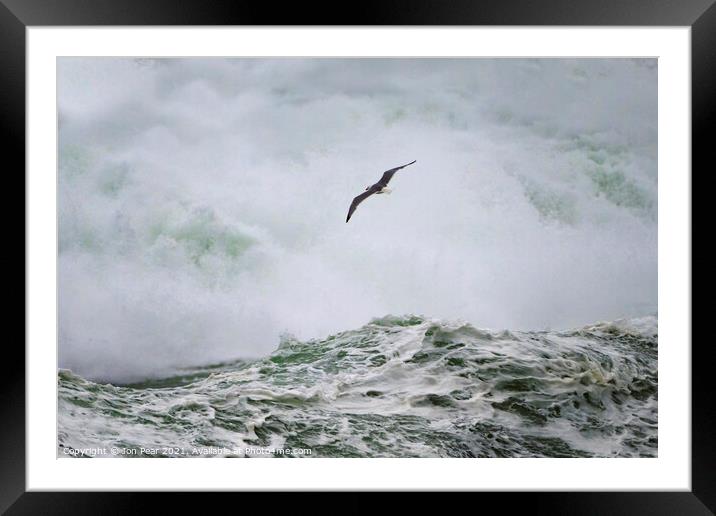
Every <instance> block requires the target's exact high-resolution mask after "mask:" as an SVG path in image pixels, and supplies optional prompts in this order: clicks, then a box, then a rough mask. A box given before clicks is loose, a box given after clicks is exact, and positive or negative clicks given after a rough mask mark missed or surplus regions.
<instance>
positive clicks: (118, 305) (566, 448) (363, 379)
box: [58, 58, 658, 457]
mask: <svg viewBox="0 0 716 516" xmlns="http://www.w3.org/2000/svg"><path fill="white" fill-rule="evenodd" d="M656 78H657V69H656V60H653V59H124V58H122V59H115V58H62V59H59V60H58V127H59V142H58V143H59V170H58V219H59V220H58V222H59V225H58V230H59V241H58V287H59V292H58V296H59V298H58V307H59V308H58V309H59V314H58V316H59V318H58V321H59V342H58V355H59V364H58V365H59V373H58V385H59V426H58V432H59V448H58V453H60V454H67V453H68V452H67V451H68V450H85V452H83V453H82V455H96V453H93V452H92V451H91V450H90V449H99V448H103V447H104V448H106V447H108V446H109V447H112V446H116V447H119V448H121V449H127V450H141V449H142V448H143V447H144V448H148V447H152V446H153V447H155V450H158V452H157V453H155V454H156V455H176V454H184V453H186V451H187V450H192V449H194V448H196V447H202V446H204V447H208V448H210V449H211V450H212V451H211V453H212V454H214V455H218V456H223V455H231V456H234V455H236V456H243V455H246V454H247V453H246V452H245V450H246V448H247V447H249V448H250V447H254V448H256V449H263V450H265V449H271V448H272V447H284V448H297V449H302V448H304V447H305V448H306V449H310V450H311V453H312V456H466V457H468V456H488V457H489V456H580V457H581V456H654V455H656V453H657V442H656V420H657V416H656V415H657V411H656V405H657V400H656V384H657V353H656V348H657V333H658V332H657V320H656V314H657V311H658V306H657V263H658V262H657V207H658V206H657V187H658V182H657V110H656V105H657V104H656V99H657V96H656V92H657V81H656ZM412 160H417V163H416V164H415V165H412V166H411V167H408V168H407V169H404V170H402V171H400V172H398V173H397V174H396V176H395V177H394V178H393V181H392V182H391V185H390V186H391V188H392V189H393V193H392V194H391V195H390V196H374V197H371V198H370V199H368V200H366V201H365V202H364V203H363V204H361V206H360V207H359V208H358V210H357V211H356V213H355V214H354V216H353V217H352V219H351V221H350V223H348V224H346V223H345V216H346V212H347V210H348V206H349V204H350V202H351V199H352V198H353V197H354V196H355V195H357V194H359V193H361V192H362V191H363V190H364V188H365V187H366V185H368V184H372V183H373V182H375V181H376V180H377V179H378V178H379V177H380V175H381V173H382V172H383V171H384V170H386V169H388V168H392V167H394V166H397V165H400V164H403V163H407V162H409V161H412ZM386 314H393V315H386ZM405 314H422V315H419V316H418V315H405ZM596 321H612V322H609V323H597V322H596ZM277 347H278V348H277ZM172 447H174V449H172ZM252 449H253V448H252ZM87 450H90V451H87ZM177 450H182V451H181V452H180V451H177ZM226 450H229V451H226ZM142 453H145V454H149V453H150V452H149V451H147V450H145V452H142ZM188 454H189V455H191V453H188Z"/></svg>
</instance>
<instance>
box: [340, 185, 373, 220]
mask: <svg viewBox="0 0 716 516" xmlns="http://www.w3.org/2000/svg"><path fill="white" fill-rule="evenodd" d="M378 190H380V187H378V186H376V185H373V186H371V187H370V188H369V189H368V190H366V191H365V192H363V193H362V194H360V195H358V196H356V198H355V199H353V202H352V203H351V207H350V208H349V209H348V216H347V217H346V222H348V221H349V220H351V216H352V215H353V212H354V211H356V208H357V207H358V205H359V204H360V203H362V202H363V201H365V200H366V199H367V198H368V197H370V196H371V195H373V194H374V193H375V192H377V191H378Z"/></svg>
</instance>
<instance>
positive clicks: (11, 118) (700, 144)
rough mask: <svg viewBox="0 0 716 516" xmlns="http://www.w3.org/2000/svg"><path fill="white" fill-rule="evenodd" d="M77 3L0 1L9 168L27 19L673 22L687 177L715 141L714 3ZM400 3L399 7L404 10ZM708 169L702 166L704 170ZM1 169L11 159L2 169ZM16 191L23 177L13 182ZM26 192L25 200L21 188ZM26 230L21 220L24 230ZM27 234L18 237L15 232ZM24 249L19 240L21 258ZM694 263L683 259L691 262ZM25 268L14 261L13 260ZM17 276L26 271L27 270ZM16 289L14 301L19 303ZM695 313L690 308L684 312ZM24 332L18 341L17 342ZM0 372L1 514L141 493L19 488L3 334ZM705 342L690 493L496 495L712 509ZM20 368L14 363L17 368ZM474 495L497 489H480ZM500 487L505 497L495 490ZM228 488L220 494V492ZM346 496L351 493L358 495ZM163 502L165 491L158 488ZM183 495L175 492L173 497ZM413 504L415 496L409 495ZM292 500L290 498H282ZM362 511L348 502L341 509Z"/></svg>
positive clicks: (20, 444)
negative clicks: (678, 31)
mask: <svg viewBox="0 0 716 516" xmlns="http://www.w3.org/2000/svg"><path fill="white" fill-rule="evenodd" d="M147 3H148V2H147V1H145V2H139V1H128V0H124V1H121V2H119V1H114V2H111V1H105V2H83V1H81V0H55V1H52V0H0V64H2V68H1V69H2V70H3V72H2V74H1V75H0V98H1V99H2V104H1V105H2V117H1V118H0V120H1V122H0V124H2V125H1V126H0V127H1V129H0V130H1V131H2V133H0V134H1V135H2V137H3V140H2V141H3V142H4V143H5V145H4V147H5V149H6V153H9V156H10V157H12V158H15V160H13V161H14V163H16V165H15V166H17V167H18V168H19V167H22V169H23V170H24V167H25V113H26V112H25V109H26V107H25V86H26V84H25V58H26V39H25V38H26V32H25V31H26V28H27V27H28V26H47V25H52V26H57V25H60V26H64V25H73V26H82V25H212V26H213V25H284V24H290V25H347V24H350V25H592V26H593V25H621V26H623V25H683V26H690V27H691V34H692V49H691V50H692V52H691V59H692V69H691V70H692V178H693V168H695V167H700V168H702V169H703V170H704V172H703V173H705V171H706V163H707V160H708V163H709V164H712V163H713V162H714V159H715V158H716V156H714V154H715V151H714V149H716V146H715V145H714V144H713V142H712V141H711V140H710V139H707V138H708V137H707V129H708V128H709V126H710V125H712V124H713V121H714V119H716V117H715V114H716V106H715V104H716V102H715V100H716V99H715V98H714V92H716V6H715V5H714V4H713V0H698V1H688V2H680V3H679V2H670V1H668V0H650V1H647V0H639V1H631V2H628V3H627V2H624V1H620V0H608V1H602V2H599V1H592V2H588V1H585V0H571V1H569V2H567V1H542V2H529V1H527V0H503V1H487V2H481V3H480V4H477V3H475V2H470V1H465V0H461V1H457V2H451V3H449V4H448V3H446V2H445V3H442V4H439V5H438V4H434V3H433V2H429V1H424V0H411V1H410V2H409V3H400V2H386V1H384V2H365V3H362V5H361V6H360V8H359V9H357V10H356V12H355V14H350V15H349V14H348V13H347V12H345V11H344V12H343V13H341V11H340V9H341V6H340V5H337V6H336V11H335V12H332V11H331V10H330V9H329V10H326V9H325V8H324V7H323V6H319V5H318V4H315V5H314V6H308V5H305V4H302V3H301V4H299V3H295V4H293V5H291V4H287V5H286V6H285V8H284V6H282V8H281V9H276V8H275V6H273V5H271V4H267V3H264V4H263V5H262V4H260V3H258V2H237V1H235V2H225V1H214V2H211V3H210V4H209V3H200V2H196V1H192V2H186V1H180V0H175V1H170V0H155V1H153V2H152V3H151V4H150V5H147ZM408 5H409V8H407V7H408ZM710 168H712V167H710ZM6 170H8V172H9V173H10V171H12V170H14V166H13V167H8V168H6ZM22 188H23V192H24V191H25V188H24V184H23V186H22ZM23 198H24V196H23ZM9 216H10V214H9V213H8V218H7V219H6V220H12V219H10V218H9ZM23 229H24V228H23ZM23 239H25V235H23ZM25 259H26V254H25V251H24V247H23V264H24V261H25ZM692 263H693V260H692ZM23 267H24V265H23ZM26 279H27V278H26ZM25 297H26V296H25V295H23V301H24V300H25ZM692 320H693V315H692ZM23 340H24V339H23ZM7 343H8V345H7V348H8V350H7V351H6V353H7V352H9V353H8V354H7V355H6V357H5V360H6V361H5V363H6V364H12V365H13V367H12V368H10V367H6V371H5V372H4V373H3V380H2V381H3V390H2V392H3V395H4V396H3V398H4V399H3V402H2V412H0V413H1V414H2V421H3V423H4V424H3V428H2V435H3V440H2V442H3V444H5V446H4V448H3V454H2V457H0V511H4V510H5V509H6V508H8V507H10V506H11V505H12V509H11V512H10V513H12V514H24V513H28V514H29V513H53V512H55V511H57V512H59V511H60V510H61V509H62V507H66V508H67V509H68V510H69V509H71V510H73V511H76V510H77V509H79V510H80V511H81V510H82V507H85V508H91V509H92V511H93V512H95V513H97V512H104V511H103V509H104V510H108V511H109V509H111V512H118V511H119V510H120V508H125V509H127V510H130V509H132V510H135V511H136V508H137V505H138V504H139V503H141V502H140V501H139V499H138V497H140V496H141V497H146V496H148V495H145V494H142V495H140V494H130V493H107V494H105V493H88V494H84V493H37V492H31V493H28V492H25V491H26V490H25V471H26V470H25V367H24V365H25V356H24V352H23V351H21V350H20V346H19V344H15V342H14V340H8V341H7ZM710 355H711V353H710V344H709V343H708V341H701V342H700V343H699V344H697V345H696V346H693V347H692V491H691V492H690V493H676V492H663V493H657V492H645V493H607V492H605V493H559V494H557V493H529V494H522V495H520V496H515V494H514V493H503V496H500V498H501V500H500V502H501V503H504V501H505V500H506V499H508V498H510V497H513V498H512V499H511V500H510V501H509V503H508V506H510V505H513V504H515V503H526V504H529V505H531V506H534V504H535V503H539V504H540V508H541V509H543V510H545V511H550V512H565V511H569V512H580V513H581V512H585V511H587V509H588V512H600V513H615V514H620V513H624V514H626V513H630V514H641V513H647V512H648V513H650V514H673V513H675V512H679V513H683V514H708V512H709V509H708V508H710V509H711V510H714V508H715V507H716V492H715V490H714V487H713V482H712V477H713V472H714V471H716V467H715V466H716V461H714V455H715V454H716V449H715V448H716V447H714V445H713V435H715V434H716V429H715V428H714V426H715V422H716V408H715V406H714V403H713V399H714V397H713V396H714V388H713V385H712V384H711V382H709V379H710V376H711V375H712V373H711V371H710V369H711V363H712V362H711V361H710V360H709V358H710ZM20 364H22V367H18V365H20ZM479 494H481V495H483V496H486V495H490V496H499V495H493V494H489V493H479ZM504 494H507V495H508V496H504ZM225 496H227V495H224V496H223V497H225ZM352 497H354V498H356V499H357V496H355V495H353V496H352ZM163 498H165V499H166V498H167V497H166V496H163ZM182 498H183V497H179V498H178V500H179V503H182V502H181V499H182ZM418 500H419V499H418ZM289 503H290V502H289ZM360 507H363V508H364V509H366V510H370V509H371V505H369V504H368V503H366V504H365V505H364V504H363V503H361V502H359V501H357V502H356V503H355V504H353V506H352V507H351V508H352V510H356V509H358V508H360Z"/></svg>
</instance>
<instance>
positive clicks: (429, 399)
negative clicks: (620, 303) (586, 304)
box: [58, 315, 658, 457]
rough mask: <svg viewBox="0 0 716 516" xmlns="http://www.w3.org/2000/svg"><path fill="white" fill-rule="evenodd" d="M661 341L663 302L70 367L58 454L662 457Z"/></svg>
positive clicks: (383, 326) (378, 322) (411, 318)
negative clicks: (606, 319) (136, 379)
mask: <svg viewBox="0 0 716 516" xmlns="http://www.w3.org/2000/svg"><path fill="white" fill-rule="evenodd" d="M657 346H658V331H657V320H656V317H655V316H649V317H643V318H639V319H624V320H619V321H615V322H610V323H598V324H594V325H591V326H586V327H583V328H579V329H575V330H570V331H537V332H517V331H500V332H497V331H491V330H484V329H479V328H476V327H474V326H472V325H470V324H468V323H465V322H461V321H444V320H439V319H430V318H425V317H421V316H415V315H408V316H403V317H396V316H386V317H382V318H378V319H373V320H372V321H371V322H370V323H368V324H366V325H364V326H362V327H361V328H358V329H356V330H351V331H345V332H341V333H337V334H335V335H331V336H329V337H327V338H325V339H316V340H309V341H300V340H298V339H296V338H294V337H291V336H288V335H286V336H284V337H283V338H282V340H281V344H280V346H279V347H278V349H276V350H275V351H274V352H273V353H271V354H270V355H269V356H267V357H265V358H263V359H259V360H253V361H236V362H229V363H222V364H215V365H212V366H208V367H201V368H195V369H187V370H182V371H180V372H179V373H177V374H175V375H172V376H169V377H166V378H162V379H153V380H147V381H145V382H143V383H135V384H130V385H123V386H119V385H111V384H99V383H94V382H91V381H88V380H85V379H83V378H81V377H79V376H77V375H75V374H73V373H72V372H70V371H68V370H60V372H59V374H58V383H59V436H58V441H59V442H58V446H59V447H58V455H62V456H68V455H69V456H77V455H82V456H97V455H98V453H97V452H95V453H93V451H92V450H103V449H105V450H106V449H109V448H115V449H122V450H130V451H131V453H130V455H131V456H145V455H146V456H157V455H158V456H184V455H186V456H194V455H191V454H186V453H185V452H184V451H185V450H196V449H197V447H204V449H206V448H207V447H208V449H209V450H210V452H211V456H216V457H220V456H235V457H243V456H247V453H246V450H247V449H266V450H277V449H281V450H282V449H299V450H310V456H311V457H654V456H656V455H657ZM147 449H151V450H162V451H160V452H158V453H157V452H156V451H153V452H151V453H150V452H147V451H146V450H147ZM76 450H82V452H81V453H74V451H76ZM142 450H144V452H142ZM261 456H284V457H291V456H296V455H284V454H280V455H279V454H277V453H274V452H273V451H271V452H267V453H266V454H264V455H261ZM299 456H300V455H299Z"/></svg>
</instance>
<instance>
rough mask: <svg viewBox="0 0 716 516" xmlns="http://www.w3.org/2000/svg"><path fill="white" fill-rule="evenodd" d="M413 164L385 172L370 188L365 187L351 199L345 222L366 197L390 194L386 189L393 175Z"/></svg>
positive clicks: (389, 190)
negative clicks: (363, 190)
mask: <svg viewBox="0 0 716 516" xmlns="http://www.w3.org/2000/svg"><path fill="white" fill-rule="evenodd" d="M413 163H415V161H411V162H410V163H408V164H407V165H402V166H400V167H395V168H391V169H390V170H386V171H385V172H383V176H382V177H381V178H380V180H379V181H378V182H377V183H375V184H373V185H370V186H367V187H366V189H365V192H363V193H362V194H360V195H358V196H357V197H356V198H355V199H353V202H352V203H351V207H350V208H349V209H348V217H346V222H348V221H349V220H351V217H352V216H353V212H354V211H356V208H357V207H358V205H359V204H360V203H362V202H363V201H365V200H366V199H367V198H368V197H370V196H371V195H373V194H389V193H390V192H392V190H391V189H390V188H388V183H389V182H390V180H391V179H392V177H393V175H394V174H395V173H396V172H397V171H398V170H400V169H401V168H405V167H407V166H408V165H412V164H413Z"/></svg>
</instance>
